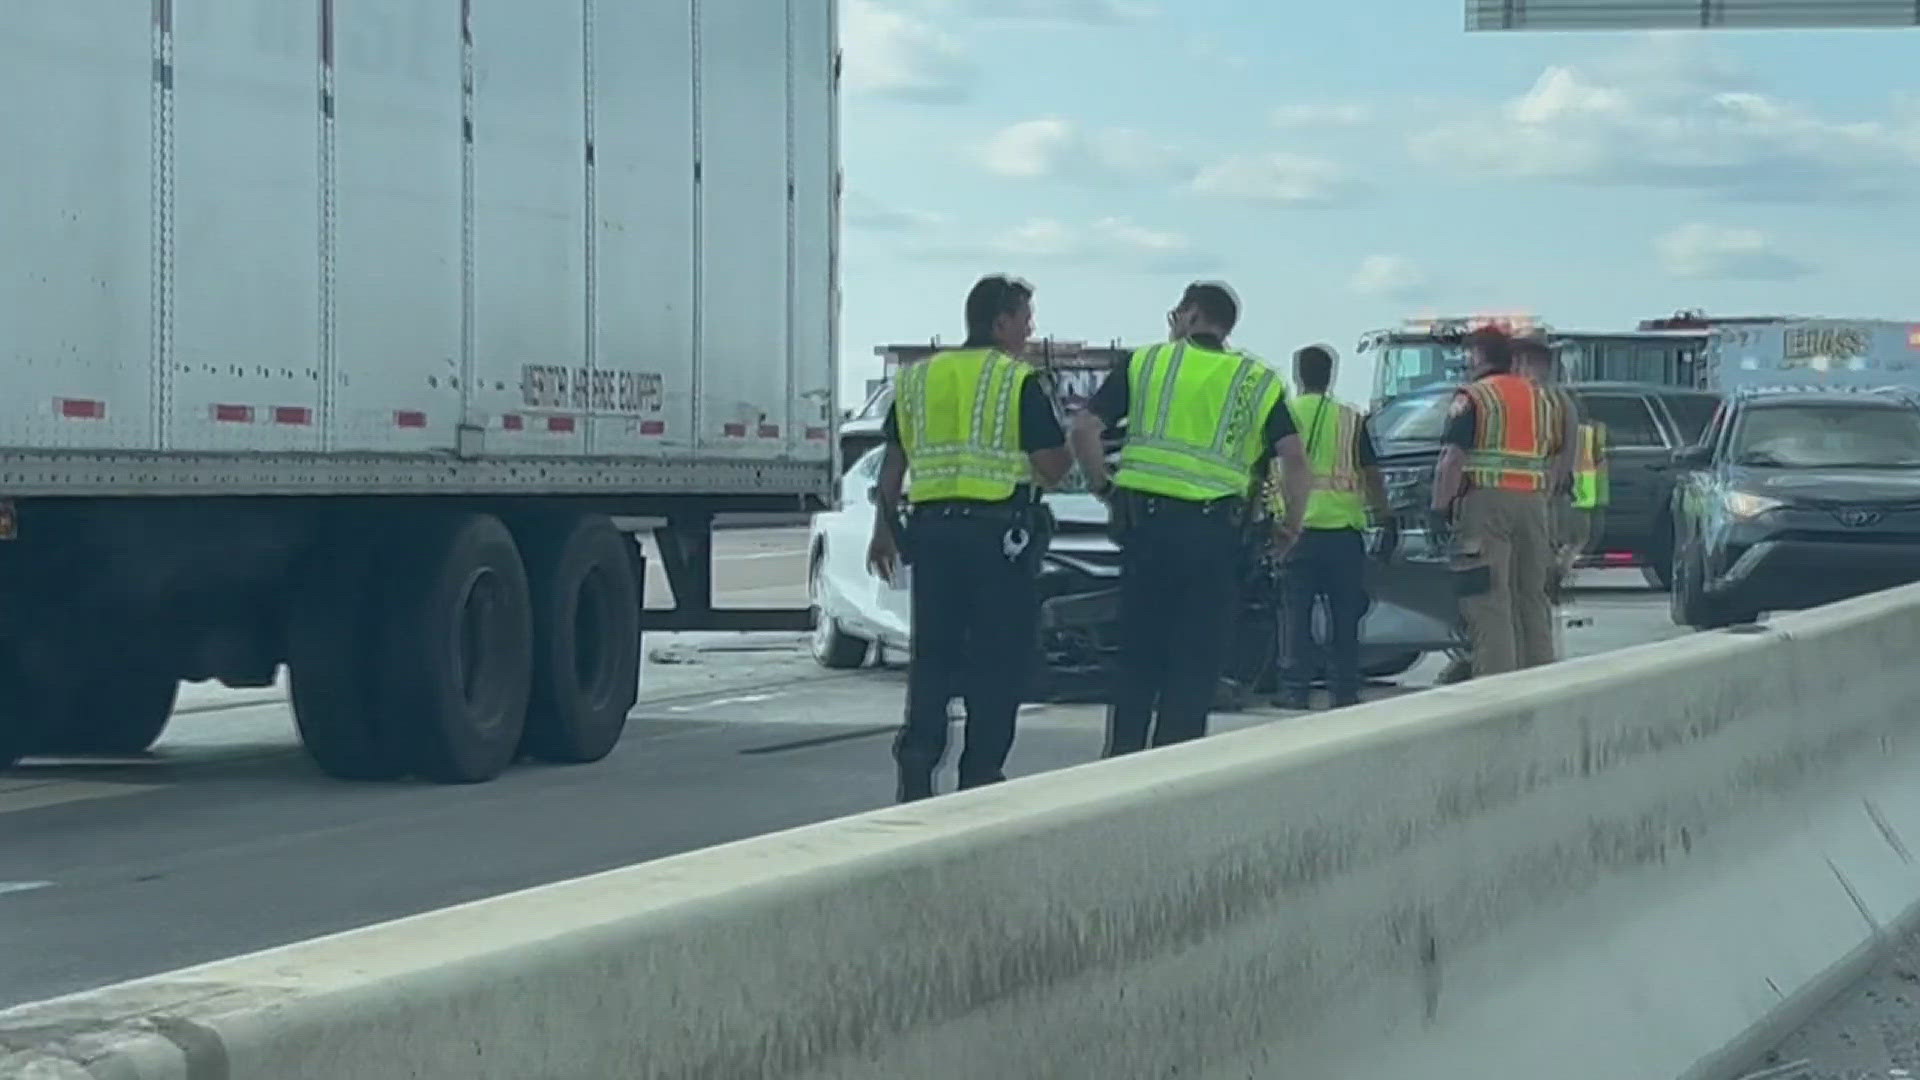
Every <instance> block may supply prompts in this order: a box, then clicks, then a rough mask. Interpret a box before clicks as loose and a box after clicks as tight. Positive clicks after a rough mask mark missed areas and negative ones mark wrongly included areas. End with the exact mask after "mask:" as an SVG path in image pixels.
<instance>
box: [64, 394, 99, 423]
mask: <svg viewBox="0 0 1920 1080" xmlns="http://www.w3.org/2000/svg"><path fill="white" fill-rule="evenodd" d="M53 404H54V408H55V409H56V410H57V411H58V412H59V413H60V416H61V418H63V419H66V420H105V419H106V418H107V403H106V402H104V401H92V400H89V399H87V398H55V399H54V402H53Z"/></svg>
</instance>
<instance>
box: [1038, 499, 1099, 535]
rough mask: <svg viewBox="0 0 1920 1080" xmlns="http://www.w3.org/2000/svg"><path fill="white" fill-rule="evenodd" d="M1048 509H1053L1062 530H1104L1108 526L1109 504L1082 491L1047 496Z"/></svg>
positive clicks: (1054, 518) (1055, 518)
mask: <svg viewBox="0 0 1920 1080" xmlns="http://www.w3.org/2000/svg"><path fill="white" fill-rule="evenodd" d="M1045 498H1046V501H1047V509H1049V510H1051V511H1053V520H1054V521H1056V522H1058V523H1059V526H1060V531H1061V532H1095V531H1100V532H1104V531H1105V530H1106V527H1107V504H1106V503H1103V502H1101V501H1100V500H1099V499H1096V498H1094V497H1093V496H1091V495H1086V494H1081V493H1077V492H1076V493H1072V494H1068V493H1055V494H1052V495H1048V496H1046V497H1045Z"/></svg>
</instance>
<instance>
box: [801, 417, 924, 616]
mask: <svg viewBox="0 0 1920 1080" xmlns="http://www.w3.org/2000/svg"><path fill="white" fill-rule="evenodd" d="M884 454H885V448H884V447H875V448H874V449H872V450H870V451H868V452H867V453H866V454H864V455H862V457H861V459H860V460H859V461H858V462H857V463H856V464H855V465H854V466H853V467H852V468H850V469H848V470H847V473H846V475H845V476H844V477H842V478H841V498H840V505H839V506H838V507H836V508H835V509H833V510H831V511H828V512H826V513H823V514H820V515H818V516H817V517H816V519H815V524H816V528H817V529H818V531H819V533H820V535H821V538H822V540H823V541H824V546H825V549H826V554H825V558H824V559H823V561H822V563H821V567H820V575H821V583H820V585H821V593H822V601H823V604H822V606H823V607H824V609H825V610H827V611H828V612H829V613H830V614H832V615H833V617H834V618H836V619H838V620H839V621H840V624H841V626H842V628H843V629H845V630H846V631H847V632H848V633H851V634H855V635H857V636H859V637H864V638H866V639H868V640H870V641H875V640H877V641H880V642H882V643H883V644H886V645H888V646H891V647H893V648H896V649H898V648H904V647H906V645H907V631H908V627H909V626H910V625H911V621H912V620H911V605H910V596H909V593H908V591H907V589H905V588H896V587H895V586H893V585H892V584H889V583H888V582H886V581H883V580H881V579H880V578H877V577H875V576H874V575H873V574H872V573H871V572H870V571H868V569H867V541H868V540H869V539H870V538H871V537H872V535H873V495H872V490H873V486H874V484H875V483H876V482H878V480H879V478H880V462H881V458H882V457H883V455H884ZM909 577H910V575H909ZM902 584H903V585H904V584H907V582H905V581H903V582H902Z"/></svg>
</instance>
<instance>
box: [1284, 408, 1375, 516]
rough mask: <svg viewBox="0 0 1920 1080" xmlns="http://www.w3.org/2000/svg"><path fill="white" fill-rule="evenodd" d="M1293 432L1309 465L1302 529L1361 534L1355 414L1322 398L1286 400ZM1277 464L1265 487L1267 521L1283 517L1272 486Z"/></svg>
mask: <svg viewBox="0 0 1920 1080" xmlns="http://www.w3.org/2000/svg"><path fill="white" fill-rule="evenodd" d="M1287 408H1288V410H1289V411H1291V412H1292V413H1293V426H1294V427H1295V428H1297V429H1299V431H1300V440H1301V442H1303V443H1304V444H1305V445H1306V448H1307V460H1308V461H1309V462H1310V463H1312V465H1313V489H1312V490H1313V493H1312V494H1311V495H1309V496H1307V514H1306V517H1305V519H1304V521H1303V524H1305V526H1306V527H1307V528H1309V529H1365V528H1366V527H1367V502H1366V497H1365V494H1364V492H1363V491H1362V490H1361V478H1360V454H1359V448H1358V445H1357V443H1358V439H1359V434H1360V425H1361V423H1362V419H1361V416H1360V413H1359V412H1358V411H1357V410H1355V409H1353V408H1351V407H1349V406H1347V405H1345V404H1342V403H1341V402H1338V401H1335V400H1334V399H1333V398H1332V397H1330V396H1328V395H1326V394H1300V395H1297V396H1294V397H1290V398H1288V399H1287ZM1279 468H1280V466H1279V463H1278V462H1275V463H1274V465H1273V473H1274V475H1273V477H1272V478H1271V482H1270V483H1269V484H1268V486H1267V491H1268V493H1269V496H1268V508H1269V510H1270V511H1271V512H1272V514H1273V516H1274V517H1275V518H1276V519H1277V518H1281V517H1283V516H1285V513H1286V499H1284V498H1283V497H1282V495H1281V491H1280V484H1279V482H1278V476H1279Z"/></svg>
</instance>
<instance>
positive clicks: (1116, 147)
mask: <svg viewBox="0 0 1920 1080" xmlns="http://www.w3.org/2000/svg"><path fill="white" fill-rule="evenodd" d="M981 165H982V166H983V167H984V168H985V169H986V170H987V171H988V172H991V173H994V174H996V175H999V176H1009V177H1016V178H1020V179H1038V178H1041V177H1050V176H1059V177H1063V178H1067V179H1074V180H1080V181H1083V182H1099V181H1103V180H1111V179H1116V178H1121V177H1139V176H1153V175H1175V174H1178V173H1180V172H1182V171H1184V170H1186V168H1187V166H1186V164H1185V162H1184V161H1183V160H1182V159H1181V155H1180V154H1179V153H1178V151H1176V150H1175V149H1174V148H1173V147H1171V146H1168V145H1166V144H1164V143H1161V142H1158V141H1156V140H1154V139H1152V138H1150V137H1149V136H1147V135H1146V134H1144V133H1142V132H1139V131H1134V130H1132V129H1130V128H1105V129H1100V130H1096V131H1082V130H1080V129H1079V128H1077V127H1075V126H1074V125H1073V124H1071V123H1069V122H1067V121H1065V120H1061V119H1059V118H1057V117H1049V118H1046V119H1040V120H1023V121H1021V122H1020V123H1017V124H1012V125H1009V126H1007V127H1005V128H1002V129H1000V130H999V131H998V132H996V133H995V134H994V136H993V138H992V139H991V140H989V141H988V143H987V145H986V149H985V152H984V155H983V157H982V160H981Z"/></svg>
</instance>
